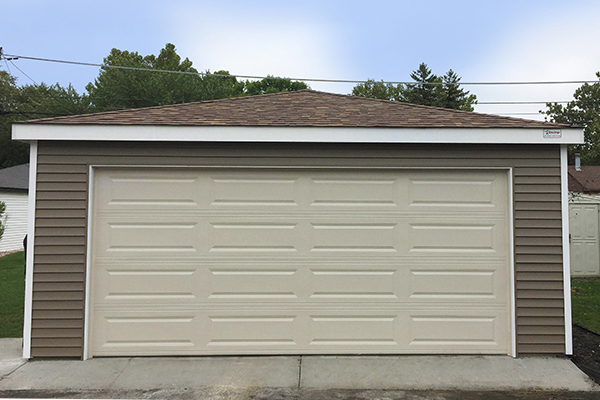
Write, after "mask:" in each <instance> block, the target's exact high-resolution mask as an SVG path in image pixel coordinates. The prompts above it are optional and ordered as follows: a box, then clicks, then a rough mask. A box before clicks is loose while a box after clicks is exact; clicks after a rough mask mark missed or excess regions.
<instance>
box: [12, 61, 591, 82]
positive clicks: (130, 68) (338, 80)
mask: <svg viewBox="0 0 600 400" xmlns="http://www.w3.org/2000/svg"><path fill="white" fill-rule="evenodd" d="M4 56H5V57H6V56H8V57H12V58H13V59H15V60H16V59H19V58H22V59H26V60H34V61H45V62H53V63H61V64H72V65H83V66H88V67H100V68H114V69H124V70H132V71H145V72H160V73H170V74H183V75H196V76H206V75H211V76H222V77H229V78H244V79H266V78H269V77H268V76H255V75H226V74H211V73H206V72H187V71H169V70H163V69H151V68H138V67H126V66H121V65H107V64H96V63H87V62H81V61H67V60H57V59H52V58H41V57H29V56H22V55H16V54H4ZM13 65H14V64H13ZM287 79H290V80H292V81H304V82H327V83H353V84H360V83H367V82H368V81H364V80H347V79H319V78H287ZM596 82H597V81H587V80H581V81H578V80H571V81H513V82H456V83H451V84H450V85H457V86H458V85H463V86H466V85H480V86H483V85H492V86H494V85H496V86H498V85H562V84H579V85H581V84H584V83H596ZM378 83H384V84H393V85H416V84H419V85H433V86H439V85H448V84H447V83H444V82H405V81H383V80H382V81H378Z"/></svg>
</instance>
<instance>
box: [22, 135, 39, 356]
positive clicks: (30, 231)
mask: <svg viewBox="0 0 600 400" xmlns="http://www.w3.org/2000/svg"><path fill="white" fill-rule="evenodd" d="M37 149H38V144H37V142H36V141H33V142H31V144H30V147H29V203H28V210H27V248H26V249H25V252H26V254H27V262H26V263H25V312H24V314H25V315H24V316H23V358H25V359H29V358H31V319H32V308H33V264H34V263H33V249H34V241H35V198H36V178H37Z"/></svg>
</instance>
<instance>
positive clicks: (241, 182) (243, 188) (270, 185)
mask: <svg viewBox="0 0 600 400" xmlns="http://www.w3.org/2000/svg"><path fill="white" fill-rule="evenodd" d="M252 172H253V173H252V174H248V173H245V174H243V173H242V174H240V173H235V174H233V173H231V172H224V173H223V172H222V173H219V172H215V171H211V172H209V180H210V184H209V185H208V186H207V188H206V192H205V194H206V195H208V197H209V204H210V207H211V208H234V207H235V208H238V207H242V208H248V209H257V208H258V209H260V208H265V207H269V208H271V207H276V208H279V207H284V208H290V207H291V208H295V207H298V206H299V204H298V194H299V193H298V192H299V188H298V186H299V185H298V176H297V175H295V174H291V173H289V172H288V173H283V174H279V176H277V177H273V174H269V173H265V172H264V171H260V170H254V171H252Z"/></svg>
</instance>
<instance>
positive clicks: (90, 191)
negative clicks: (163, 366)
mask: <svg viewBox="0 0 600 400" xmlns="http://www.w3.org/2000/svg"><path fill="white" fill-rule="evenodd" d="M88 168H89V169H88V179H89V182H88V212H87V230H86V235H87V238H86V249H85V253H86V254H85V309H84V313H85V314H84V316H85V317H84V325H83V357H82V358H83V360H84V361H85V360H87V359H88V358H90V354H89V353H90V346H89V333H90V319H91V318H90V288H91V284H90V281H91V279H90V273H91V267H90V266H91V264H92V222H93V221H92V214H93V211H94V167H92V166H91V165H90V166H89V167H88Z"/></svg>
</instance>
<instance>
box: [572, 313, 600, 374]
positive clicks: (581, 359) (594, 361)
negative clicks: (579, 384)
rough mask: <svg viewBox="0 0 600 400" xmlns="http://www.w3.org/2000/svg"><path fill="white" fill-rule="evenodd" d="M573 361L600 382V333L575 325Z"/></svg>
mask: <svg viewBox="0 0 600 400" xmlns="http://www.w3.org/2000/svg"><path fill="white" fill-rule="evenodd" d="M571 360H572V361H573V363H575V365H577V367H579V369H581V370H582V371H583V372H585V373H586V374H587V375H588V376H589V377H590V378H592V379H593V380H594V381H595V382H596V383H598V384H600V335H598V334H597V333H595V332H592V331H590V330H588V329H585V328H582V327H581V326H579V325H573V357H572V358H571Z"/></svg>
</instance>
